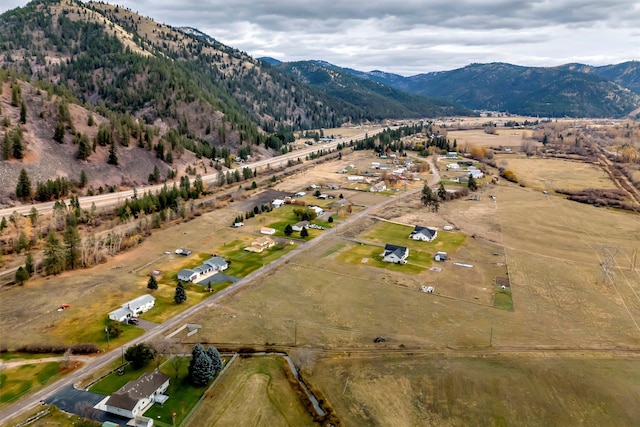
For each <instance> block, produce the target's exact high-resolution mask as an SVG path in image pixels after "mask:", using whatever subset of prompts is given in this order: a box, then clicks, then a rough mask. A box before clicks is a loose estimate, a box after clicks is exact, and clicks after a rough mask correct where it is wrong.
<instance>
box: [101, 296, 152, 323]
mask: <svg viewBox="0 0 640 427" xmlns="http://www.w3.org/2000/svg"><path fill="white" fill-rule="evenodd" d="M155 303H156V299H155V298H154V297H153V296H151V295H149V294H146V295H142V296H139V297H138V298H136V299H133V300H131V301H129V302H125V303H124V304H122V306H121V307H120V308H117V309H115V310H113V311H112V312H110V313H109V319H111V320H115V321H117V322H124V321H125V320H127V319H129V318H131V317H137V316H139V315H140V314H142V313H144V312H145V311H149V310H151V308H153V306H154V305H155Z"/></svg>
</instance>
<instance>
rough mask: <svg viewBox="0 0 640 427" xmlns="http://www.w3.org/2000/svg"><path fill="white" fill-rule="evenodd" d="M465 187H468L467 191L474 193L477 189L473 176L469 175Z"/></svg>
mask: <svg viewBox="0 0 640 427" xmlns="http://www.w3.org/2000/svg"><path fill="white" fill-rule="evenodd" d="M467 187H469V190H471V191H476V190H477V189H478V183H477V182H476V179H475V178H474V177H473V175H469V183H468V184H467Z"/></svg>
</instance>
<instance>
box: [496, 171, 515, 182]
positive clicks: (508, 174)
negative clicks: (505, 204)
mask: <svg viewBox="0 0 640 427" xmlns="http://www.w3.org/2000/svg"><path fill="white" fill-rule="evenodd" d="M500 176H501V177H503V178H504V179H506V180H507V181H511V182H515V183H516V184H517V183H518V177H517V176H516V174H515V173H514V172H513V171H512V170H509V169H500Z"/></svg>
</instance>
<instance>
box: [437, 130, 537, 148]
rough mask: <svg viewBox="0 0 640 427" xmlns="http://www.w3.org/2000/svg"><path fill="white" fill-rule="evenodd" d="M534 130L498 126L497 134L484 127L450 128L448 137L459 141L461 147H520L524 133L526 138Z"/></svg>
mask: <svg viewBox="0 0 640 427" xmlns="http://www.w3.org/2000/svg"><path fill="white" fill-rule="evenodd" d="M531 133H532V131H530V130H527V129H511V128H501V127H500V128H496V133H495V134H489V133H486V132H485V131H484V130H483V129H472V130H450V131H449V132H448V133H447V139H449V140H450V141H451V143H452V144H453V141H454V140H455V141H457V143H458V147H459V148H464V147H465V146H466V147H468V148H471V147H473V146H478V147H479V146H482V147H500V146H504V147H519V146H520V144H521V143H522V138H523V135H524V137H525V138H529V137H530V136H531Z"/></svg>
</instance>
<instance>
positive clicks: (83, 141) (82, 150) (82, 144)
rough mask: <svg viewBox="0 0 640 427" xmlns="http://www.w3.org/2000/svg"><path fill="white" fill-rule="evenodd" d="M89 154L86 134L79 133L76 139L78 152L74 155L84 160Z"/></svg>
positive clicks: (89, 144)
mask: <svg viewBox="0 0 640 427" xmlns="http://www.w3.org/2000/svg"><path fill="white" fill-rule="evenodd" d="M90 155H91V143H90V142H89V137H88V136H87V135H86V134H84V133H83V134H82V135H80V140H79V141H78V153H77V154H76V157H77V158H79V159H80V160H86V159H88V158H89V156H90Z"/></svg>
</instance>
